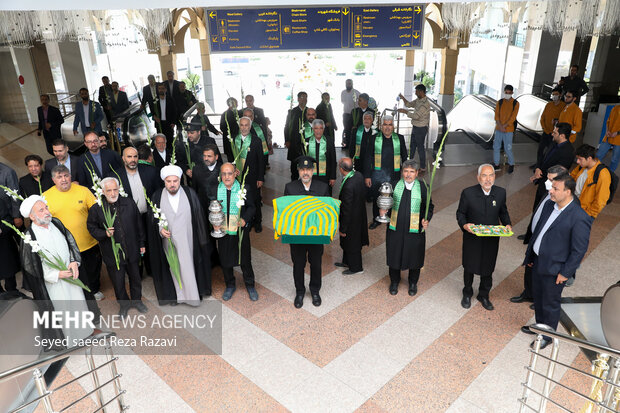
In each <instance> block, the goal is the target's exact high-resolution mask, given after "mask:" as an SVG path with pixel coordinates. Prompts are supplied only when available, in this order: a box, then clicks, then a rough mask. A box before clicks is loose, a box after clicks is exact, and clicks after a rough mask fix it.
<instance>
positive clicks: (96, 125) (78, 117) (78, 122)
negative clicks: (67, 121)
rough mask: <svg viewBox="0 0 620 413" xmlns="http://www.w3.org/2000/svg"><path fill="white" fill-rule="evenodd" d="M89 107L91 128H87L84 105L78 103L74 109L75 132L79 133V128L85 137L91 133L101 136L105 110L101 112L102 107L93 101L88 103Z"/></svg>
mask: <svg viewBox="0 0 620 413" xmlns="http://www.w3.org/2000/svg"><path fill="white" fill-rule="evenodd" d="M88 105H89V109H88V112H89V115H88V117H89V124H90V127H86V124H85V118H84V108H83V105H82V101H79V102H76V104H75V107H74V109H73V110H74V112H75V113H74V118H73V130H74V131H76V132H77V131H78V126H80V128H81V132H82V134H83V135H86V133H87V132H89V131H94V132H96V133H97V135H101V121H102V120H103V110H101V105H100V104H99V103H97V102H93V101H92V100H89V101H88Z"/></svg>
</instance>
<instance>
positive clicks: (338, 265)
mask: <svg viewBox="0 0 620 413" xmlns="http://www.w3.org/2000/svg"><path fill="white" fill-rule="evenodd" d="M334 265H335V266H336V267H342V268H347V267H348V265H347V264H345V263H344V262H335V263H334Z"/></svg>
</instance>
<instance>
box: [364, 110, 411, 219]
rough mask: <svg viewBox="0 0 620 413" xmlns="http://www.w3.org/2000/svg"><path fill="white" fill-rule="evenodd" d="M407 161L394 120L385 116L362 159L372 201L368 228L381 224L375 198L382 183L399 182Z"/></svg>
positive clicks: (402, 139) (402, 138)
mask: <svg viewBox="0 0 620 413" xmlns="http://www.w3.org/2000/svg"><path fill="white" fill-rule="evenodd" d="M406 160H407V146H406V145H405V138H404V137H403V135H400V134H396V133H394V118H393V117H392V116H390V115H385V116H384V117H383V119H382V124H381V132H379V133H377V134H376V135H375V136H374V138H372V137H371V139H370V140H369V142H368V150H367V151H366V153H365V159H364V166H363V168H364V178H365V181H366V186H367V187H368V188H370V199H371V200H372V223H371V224H370V226H369V227H368V228H370V229H375V228H377V227H378V226H379V225H380V224H381V223H380V222H379V221H377V217H378V216H379V207H378V206H377V202H376V201H377V197H378V196H379V187H381V184H383V183H384V182H389V183H390V184H391V185H392V188H394V185H396V183H397V182H398V181H399V180H400V166H401V164H402V163H403V162H404V161H406Z"/></svg>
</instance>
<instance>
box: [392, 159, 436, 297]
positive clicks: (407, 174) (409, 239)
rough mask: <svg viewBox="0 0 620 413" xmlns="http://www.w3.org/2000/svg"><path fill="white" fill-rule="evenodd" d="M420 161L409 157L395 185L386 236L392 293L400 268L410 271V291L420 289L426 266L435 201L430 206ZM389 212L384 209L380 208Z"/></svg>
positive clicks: (395, 288)
mask: <svg viewBox="0 0 620 413" xmlns="http://www.w3.org/2000/svg"><path fill="white" fill-rule="evenodd" d="M419 170H420V167H419V165H418V164H417V163H416V162H415V161H414V160H413V159H408V160H406V161H405V162H403V171H402V172H403V173H402V179H401V180H400V181H398V183H397V184H396V186H395V187H394V206H393V207H392V211H391V216H390V224H389V226H388V229H387V233H386V236H385V249H386V253H385V255H386V260H387V265H388V267H389V269H390V289H389V291H390V294H392V295H396V294H398V284H400V272H401V271H404V270H408V271H409V295H410V296H414V295H416V294H417V293H418V280H419V279H420V268H422V267H424V255H425V252H426V229H427V228H428V223H429V221H430V220H431V218H432V216H433V202H432V201H430V203H429V206H428V219H425V218H424V216H425V215H426V200H427V197H428V196H429V195H428V193H427V191H426V185H424V184H423V183H422V182H420V180H418V179H416V178H417V177H418V171H419ZM380 212H381V213H382V214H385V213H387V211H385V210H381V211H380Z"/></svg>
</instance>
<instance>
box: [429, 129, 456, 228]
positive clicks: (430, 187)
mask: <svg viewBox="0 0 620 413" xmlns="http://www.w3.org/2000/svg"><path fill="white" fill-rule="evenodd" d="M449 130H450V125H448V129H446V133H444V135H443V138H441V144H440V145H439V150H437V156H436V157H435V160H434V161H433V163H432V165H433V170H432V172H431V181H430V183H429V184H427V183H426V181H424V185H425V186H426V209H425V212H424V219H425V220H427V221H428V207H429V205H430V203H431V193H432V192H433V181H435V173H436V172H437V169H439V163H440V162H441V154H442V152H443V144H444V143H445V142H446V138H447V137H448V131H449Z"/></svg>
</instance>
